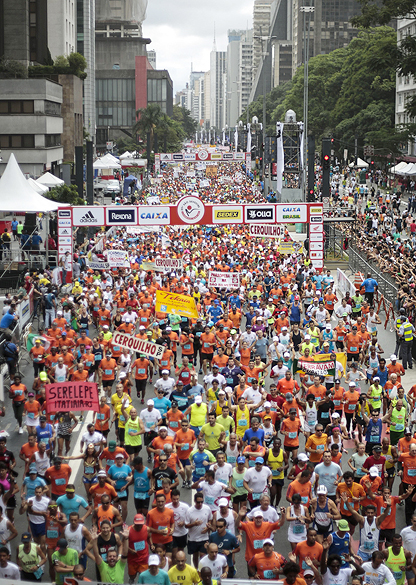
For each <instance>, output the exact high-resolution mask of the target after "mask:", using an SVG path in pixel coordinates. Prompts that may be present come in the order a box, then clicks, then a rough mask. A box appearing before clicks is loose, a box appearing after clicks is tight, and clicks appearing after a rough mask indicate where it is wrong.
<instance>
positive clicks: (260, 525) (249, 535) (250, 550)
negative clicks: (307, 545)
mask: <svg viewBox="0 0 416 585" xmlns="http://www.w3.org/2000/svg"><path fill="white" fill-rule="evenodd" d="M246 516H247V508H246V507H242V508H241V509H240V511H239V513H238V516H237V519H236V524H235V527H236V530H239V535H238V537H237V540H238V541H239V542H240V543H241V542H242V533H243V532H245V535H246V552H245V559H246V561H247V572H248V576H249V578H251V577H253V576H254V569H253V568H252V567H250V564H249V563H250V561H251V559H252V558H253V557H254V555H255V554H256V553H260V552H262V549H263V542H264V540H265V539H269V538H270V536H271V535H272V533H273V532H274V531H275V530H278V529H279V528H280V527H281V526H283V524H284V521H285V517H284V516H282V517H281V518H280V520H279V521H278V522H264V520H263V512H262V511H261V510H258V511H257V512H256V514H255V515H254V519H253V520H245V521H243V519H244V518H245V517H246Z"/></svg>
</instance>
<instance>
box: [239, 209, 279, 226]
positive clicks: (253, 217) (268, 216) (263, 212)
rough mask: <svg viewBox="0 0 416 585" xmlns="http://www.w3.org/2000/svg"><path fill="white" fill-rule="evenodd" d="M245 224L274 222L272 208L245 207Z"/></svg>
mask: <svg viewBox="0 0 416 585" xmlns="http://www.w3.org/2000/svg"><path fill="white" fill-rule="evenodd" d="M245 217H246V222H248V223H251V222H255V221H258V222H262V223H263V222H267V221H270V222H272V221H274V207H263V206H262V207H249V206H246V207H245Z"/></svg>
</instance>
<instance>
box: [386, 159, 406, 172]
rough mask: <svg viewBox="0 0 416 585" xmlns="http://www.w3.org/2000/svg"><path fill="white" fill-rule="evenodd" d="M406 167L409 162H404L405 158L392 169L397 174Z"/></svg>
mask: <svg viewBox="0 0 416 585" xmlns="http://www.w3.org/2000/svg"><path fill="white" fill-rule="evenodd" d="M404 167H407V163H406V162H404V160H402V161H401V162H399V163H398V164H397V165H395V166H394V167H392V168H391V169H390V172H391V173H394V174H395V175H397V174H400V171H401V170H402V169H404Z"/></svg>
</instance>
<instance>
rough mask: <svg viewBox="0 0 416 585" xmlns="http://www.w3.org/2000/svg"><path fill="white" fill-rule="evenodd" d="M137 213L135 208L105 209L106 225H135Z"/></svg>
mask: <svg viewBox="0 0 416 585" xmlns="http://www.w3.org/2000/svg"><path fill="white" fill-rule="evenodd" d="M136 224H137V212H136V208H135V207H127V208H124V207H118V208H117V209H111V208H107V225H136Z"/></svg>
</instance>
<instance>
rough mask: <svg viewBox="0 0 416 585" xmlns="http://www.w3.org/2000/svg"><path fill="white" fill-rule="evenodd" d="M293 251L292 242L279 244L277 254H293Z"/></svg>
mask: <svg viewBox="0 0 416 585" xmlns="http://www.w3.org/2000/svg"><path fill="white" fill-rule="evenodd" d="M294 251H295V249H294V247H293V244H292V242H280V244H279V253H280V254H293V253H294Z"/></svg>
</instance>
